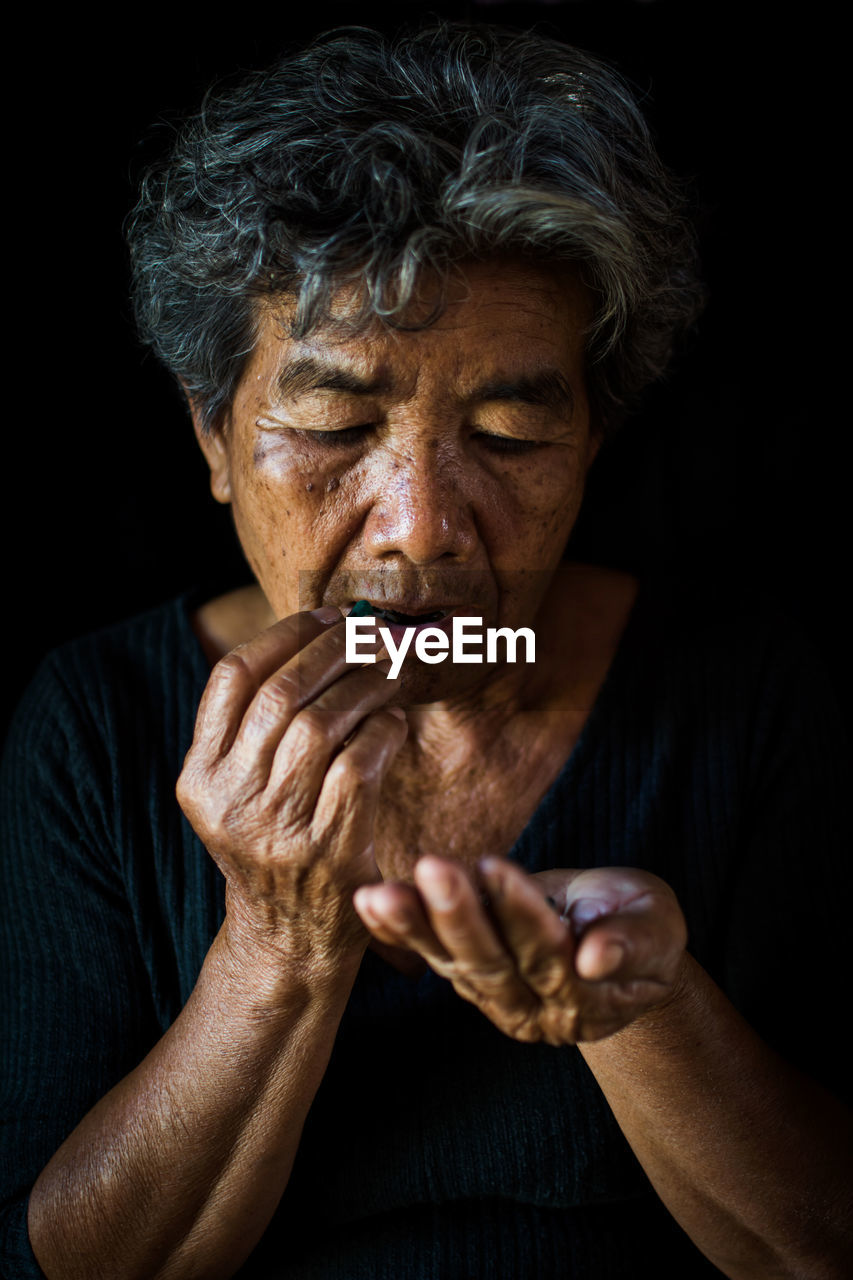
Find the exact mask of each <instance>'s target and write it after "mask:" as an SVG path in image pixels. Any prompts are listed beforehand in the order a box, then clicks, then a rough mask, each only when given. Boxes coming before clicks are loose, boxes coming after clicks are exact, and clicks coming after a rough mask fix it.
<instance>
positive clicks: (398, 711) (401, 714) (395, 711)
mask: <svg viewBox="0 0 853 1280" xmlns="http://www.w3.org/2000/svg"><path fill="white" fill-rule="evenodd" d="M385 710H386V711H390V713H391V715H392V716H396V717H397V719H398V720H405V718H406V713H405V711H404V710H403V708H402V707H386V708H385Z"/></svg>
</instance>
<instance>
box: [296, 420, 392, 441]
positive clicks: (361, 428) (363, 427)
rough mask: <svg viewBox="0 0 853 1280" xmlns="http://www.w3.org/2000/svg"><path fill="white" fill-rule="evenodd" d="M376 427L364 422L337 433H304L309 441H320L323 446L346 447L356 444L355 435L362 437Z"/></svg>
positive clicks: (305, 431)
mask: <svg viewBox="0 0 853 1280" xmlns="http://www.w3.org/2000/svg"><path fill="white" fill-rule="evenodd" d="M375 425H376V424H375V423H373V422H363V423H359V424H358V426H354V427H338V429H337V431H311V430H308V429H305V430H304V432H303V433H304V435H306V436H307V437H308V438H309V439H311V440H317V441H320V442H321V443H322V444H339V445H344V444H353V443H355V441H354V436H355V435H360V434H361V433H362V432H365V431H372V430H373V428H374V426H375Z"/></svg>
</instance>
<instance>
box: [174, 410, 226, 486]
mask: <svg viewBox="0 0 853 1280" xmlns="http://www.w3.org/2000/svg"><path fill="white" fill-rule="evenodd" d="M184 392H185V393H186V388H184ZM187 403H188V404H189V407H190V414H191V416H192V420H193V430H194V431H195V438H196V440H197V441H198V443H199V448H200V449H201V451H202V453H203V454H204V456H205V459H206V461H207V465H208V466H209V467H210V492H211V493H212V494H213V496H214V498H215V499H216V501H217V502H222V503H224V504H226V505H227V504H228V503H229V502H230V501H231V456H230V451H229V449H228V438H227V422H226V417H227V415H225V414H223V416H222V418H221V419H220V421H218V422H216V423H214V424H213V425H211V426H205V424H204V419H203V417H202V414H201V411H200V410H199V408H198V406H197V405H196V404H194V402H193V401H192V400H191V399H190V397H189V396H187Z"/></svg>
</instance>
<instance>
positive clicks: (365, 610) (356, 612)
mask: <svg viewBox="0 0 853 1280" xmlns="http://www.w3.org/2000/svg"><path fill="white" fill-rule="evenodd" d="M349 616H350V617H351V618H375V617H376V610H375V609H374V607H373V605H372V604H370V603H369V601H367V600H357V601H356V603H355V604H354V605H353V607H352V608H351V609H350V611H349Z"/></svg>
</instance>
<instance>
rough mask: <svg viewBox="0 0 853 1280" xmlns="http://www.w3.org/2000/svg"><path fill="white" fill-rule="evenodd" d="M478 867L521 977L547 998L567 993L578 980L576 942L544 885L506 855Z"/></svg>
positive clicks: (503, 936) (490, 859)
mask: <svg viewBox="0 0 853 1280" xmlns="http://www.w3.org/2000/svg"><path fill="white" fill-rule="evenodd" d="M479 869H480V874H481V877H482V880H483V884H484V886H485V888H486V892H487V893H488V895H489V901H490V910H491V912H492V914H493V916H494V917H495V920H496V922H497V925H498V928H499V929H500V933H501V936H502V938H503V939H504V941H505V943H506V946H507V947H508V948H509V950H510V951H511V952H512V954H513V956H514V958H515V963H516V966H517V968H518V972H519V974H520V975H521V977H522V978H523V979H524V981H525V982H526V983H527V984H528V986H529V987H531V989H532V990H533V991H535V992H536V993H537V995H539V996H541V997H542V998H543V999H554V998H555V997H558V996H565V995H566V994H567V992H568V991H569V989H570V988H571V987H572V985H573V983H574V979H575V970H574V942H573V939H572V936H571V934H570V932H569V930H568V929H567V927H566V925H565V924H564V923H563V921H562V920H561V919H560V918H559V916H558V915H557V913H556V912H555V911H554V910H553V908H552V907H551V906H549V904H548V902H547V900H546V898H545V897H544V896H543V893H542V889H541V886H540V885H538V884H537V882H536V881H535V880H534V879H533V877H532V876H528V875H527V874H526V872H524V871H522V870H521V868H520V867H517V866H515V865H514V864H513V863H511V862H508V861H507V860H505V859H502V858H485V859H483V861H482V862H481V863H480V864H479Z"/></svg>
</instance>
